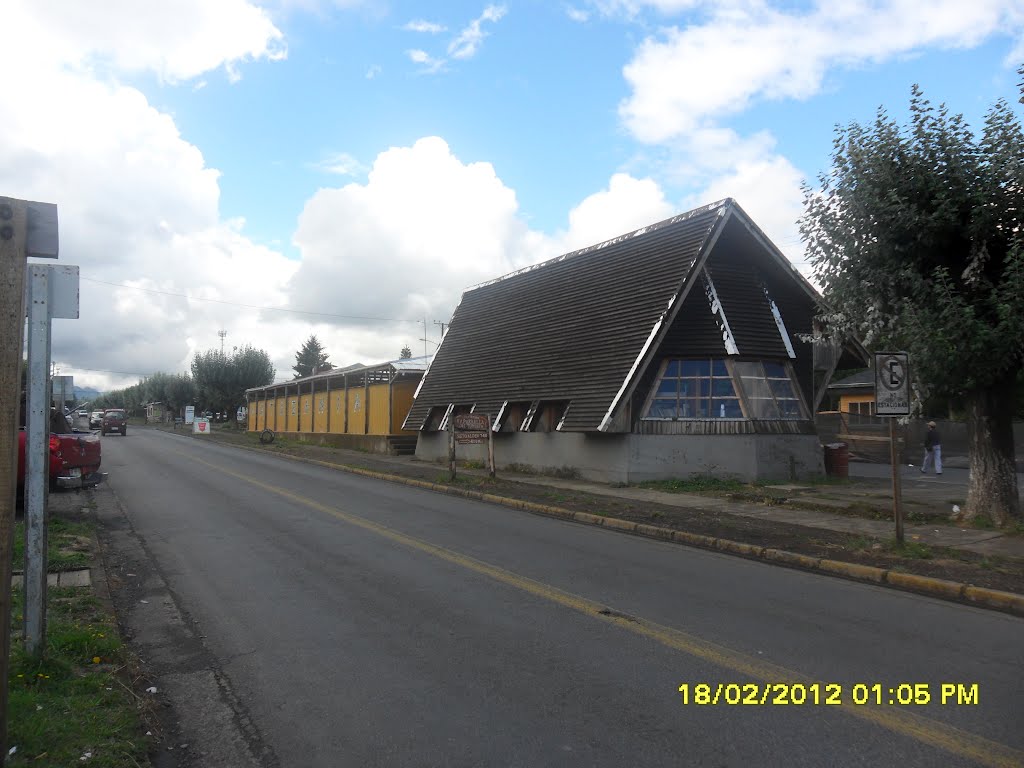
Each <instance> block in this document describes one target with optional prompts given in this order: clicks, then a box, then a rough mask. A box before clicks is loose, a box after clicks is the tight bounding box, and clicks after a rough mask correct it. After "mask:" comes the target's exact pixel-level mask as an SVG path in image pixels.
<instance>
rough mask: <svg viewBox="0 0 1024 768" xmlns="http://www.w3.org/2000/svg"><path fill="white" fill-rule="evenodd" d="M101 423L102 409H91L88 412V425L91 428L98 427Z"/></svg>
mask: <svg viewBox="0 0 1024 768" xmlns="http://www.w3.org/2000/svg"><path fill="white" fill-rule="evenodd" d="M102 424H103V411H93V412H92V413H90V414H89V426H90V427H91V428H92V429H99V428H100V426H102Z"/></svg>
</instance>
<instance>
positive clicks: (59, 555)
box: [5, 514, 150, 768]
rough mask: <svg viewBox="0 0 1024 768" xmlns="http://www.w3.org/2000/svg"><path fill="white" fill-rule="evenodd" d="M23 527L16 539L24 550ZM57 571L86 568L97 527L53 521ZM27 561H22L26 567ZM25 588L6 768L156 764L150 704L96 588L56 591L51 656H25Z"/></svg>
mask: <svg viewBox="0 0 1024 768" xmlns="http://www.w3.org/2000/svg"><path fill="white" fill-rule="evenodd" d="M20 526H21V524H20V523H19V532H18V535H17V536H16V541H17V542H19V548H20V546H21V538H22V536H21V530H20ZM48 540H49V561H50V570H66V569H68V568H77V567H86V566H88V565H89V564H90V561H91V559H92V542H93V541H94V540H95V539H94V537H93V525H92V523H90V522H87V521H72V520H66V519H64V518H62V517H60V516H58V515H57V514H51V516H50V531H49V537H48ZM19 556H20V557H21V558H22V560H21V562H22V563H23V557H24V553H23V552H19ZM20 564H21V563H19V565H20ZM23 623H24V591H23V590H22V589H20V588H18V589H13V590H12V591H11V632H12V635H11V656H10V664H9V674H8V681H7V684H8V688H7V690H8V709H7V744H8V748H9V749H11V750H13V752H11V753H10V754H9V755H8V756H7V757H6V762H5V765H7V766H22V765H24V766H28V765H31V766H66V765H88V766H99V767H101V768H142V767H143V766H149V765H150V762H149V759H148V757H147V752H148V748H149V744H148V741H147V737H146V736H144V735H143V734H144V733H145V732H146V728H145V727H143V723H144V719H145V716H146V714H147V711H148V708H149V706H150V705H149V704H148V702H146V701H144V700H141V699H139V698H138V697H137V696H136V695H135V693H134V692H133V691H132V690H131V676H130V675H129V673H128V672H127V670H128V669H129V668H130V666H131V656H130V654H129V651H128V649H127V647H125V646H124V645H123V644H122V642H121V639H120V635H119V634H118V630H117V625H116V622H115V619H114V617H113V615H112V614H111V613H110V611H109V610H108V607H107V606H106V605H105V604H104V603H103V602H102V601H101V600H100V599H99V598H98V597H97V596H96V595H95V594H94V593H93V590H92V588H91V587H49V588H48V589H47V609H46V652H45V654H43V656H42V657H35V656H31V655H29V654H28V653H26V652H25V648H24V644H23V641H22V638H21V630H22V626H23Z"/></svg>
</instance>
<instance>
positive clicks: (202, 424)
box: [199, 421, 206, 432]
mask: <svg viewBox="0 0 1024 768" xmlns="http://www.w3.org/2000/svg"><path fill="white" fill-rule="evenodd" d="M199 431H200V432H205V431H206V422H205V421H200V422H199Z"/></svg>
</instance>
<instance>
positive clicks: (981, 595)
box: [964, 585, 1024, 616]
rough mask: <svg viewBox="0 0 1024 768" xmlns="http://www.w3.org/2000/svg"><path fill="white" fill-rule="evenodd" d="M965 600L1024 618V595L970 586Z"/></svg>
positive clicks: (965, 594) (966, 589) (965, 593)
mask: <svg viewBox="0 0 1024 768" xmlns="http://www.w3.org/2000/svg"><path fill="white" fill-rule="evenodd" d="M964 598H965V599H966V600H968V601H970V602H972V603H975V604H976V605H983V606H985V607H986V608H998V609H999V610H1002V611H1011V612H1012V613H1017V614H1020V615H1022V616H1024V595H1018V594H1015V593H1013V592H1002V591H1000V590H998V589H986V588H985V587H973V586H970V585H968V586H967V587H965V588H964Z"/></svg>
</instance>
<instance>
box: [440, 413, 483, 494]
mask: <svg viewBox="0 0 1024 768" xmlns="http://www.w3.org/2000/svg"><path fill="white" fill-rule="evenodd" d="M456 443H458V444H460V445H482V444H483V443H486V444H487V469H488V473H489V474H490V476H491V477H494V433H493V432H491V415H490V414H489V413H458V414H455V415H454V416H452V418H451V420H450V421H449V422H448V477H449V479H451V480H454V479H455V445H456Z"/></svg>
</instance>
